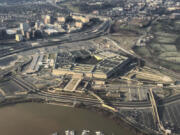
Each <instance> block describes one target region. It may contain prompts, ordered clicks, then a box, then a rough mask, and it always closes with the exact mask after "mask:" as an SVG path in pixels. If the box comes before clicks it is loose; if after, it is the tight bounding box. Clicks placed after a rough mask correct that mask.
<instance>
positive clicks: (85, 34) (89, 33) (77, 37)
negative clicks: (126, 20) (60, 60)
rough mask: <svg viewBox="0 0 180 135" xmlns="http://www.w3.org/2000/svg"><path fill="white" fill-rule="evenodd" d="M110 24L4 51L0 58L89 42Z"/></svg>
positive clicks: (105, 23) (28, 42) (103, 33)
mask: <svg viewBox="0 0 180 135" xmlns="http://www.w3.org/2000/svg"><path fill="white" fill-rule="evenodd" d="M110 24H111V21H110V20H107V21H104V22H102V23H101V24H99V25H96V26H94V27H92V28H89V29H86V30H84V31H82V32H77V33H71V34H65V35H64V36H59V37H54V38H48V39H47V40H41V41H38V43H39V45H37V46H33V47H32V46H22V47H20V48H18V49H17V50H12V51H11V50H9V51H6V52H4V53H1V54H0V57H1V58H2V57H5V56H9V55H12V54H15V53H20V52H23V51H28V50H33V49H38V48H43V47H48V46H59V45H60V44H64V43H73V42H78V41H85V40H90V39H93V38H96V37H99V36H102V35H105V34H106V33H107V31H108V29H109V27H110ZM26 43H27V44H30V43H31V41H27V42H26ZM16 46H18V45H16Z"/></svg>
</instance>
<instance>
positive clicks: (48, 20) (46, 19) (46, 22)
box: [44, 15, 51, 24]
mask: <svg viewBox="0 0 180 135" xmlns="http://www.w3.org/2000/svg"><path fill="white" fill-rule="evenodd" d="M50 23H51V16H49V15H46V16H45V17H44V24H50Z"/></svg>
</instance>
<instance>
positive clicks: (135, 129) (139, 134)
mask: <svg viewBox="0 0 180 135" xmlns="http://www.w3.org/2000/svg"><path fill="white" fill-rule="evenodd" d="M22 103H42V104H48V105H54V106H63V107H71V108H79V109H86V110H88V111H92V112H96V113H98V114H100V115H102V116H103V117H107V118H109V119H111V120H113V121H114V122H115V123H116V124H117V125H121V126H122V127H123V128H125V129H127V130H130V132H132V133H133V134H134V135H160V134H158V133H155V132H153V131H150V130H147V129H146V128H143V127H140V125H135V123H130V121H128V120H127V119H125V118H123V116H122V115H121V114H119V113H114V112H112V111H110V110H107V109H105V108H101V107H97V106H87V105H85V104H83V103H82V104H77V105H75V106H73V105H72V104H65V103H60V102H53V101H50V102H47V101H45V100H44V99H40V98H26V97H24V98H11V99H5V100H3V101H1V102H0V108H1V107H8V106H11V105H16V104H22Z"/></svg>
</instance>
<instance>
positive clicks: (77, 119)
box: [0, 103, 133, 135]
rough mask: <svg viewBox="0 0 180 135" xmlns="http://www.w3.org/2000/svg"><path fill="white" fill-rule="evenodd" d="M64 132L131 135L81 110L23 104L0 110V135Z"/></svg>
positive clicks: (108, 120) (101, 118) (95, 115)
mask: <svg viewBox="0 0 180 135" xmlns="http://www.w3.org/2000/svg"><path fill="white" fill-rule="evenodd" d="M67 129H72V130H76V131H77V133H78V135H80V134H79V132H80V131H81V130H83V129H89V130H90V131H92V132H93V131H97V130H100V131H103V132H104V133H105V135H133V133H131V132H130V131H129V130H128V129H127V128H124V127H122V126H121V125H120V126H119V125H117V124H116V123H115V122H114V121H113V120H111V119H109V118H106V117H105V116H102V115H100V114H97V113H95V112H92V111H88V110H84V109H76V108H70V107H62V106H56V105H48V104H39V103H24V104H16V105H11V106H6V107H1V108H0V135H51V134H52V133H53V132H55V131H58V132H59V133H60V135H64V131H65V130H67Z"/></svg>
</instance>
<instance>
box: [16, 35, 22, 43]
mask: <svg viewBox="0 0 180 135" xmlns="http://www.w3.org/2000/svg"><path fill="white" fill-rule="evenodd" d="M15 40H16V41H17V42H20V41H22V40H23V36H22V34H16V36H15Z"/></svg>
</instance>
